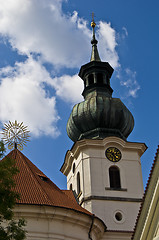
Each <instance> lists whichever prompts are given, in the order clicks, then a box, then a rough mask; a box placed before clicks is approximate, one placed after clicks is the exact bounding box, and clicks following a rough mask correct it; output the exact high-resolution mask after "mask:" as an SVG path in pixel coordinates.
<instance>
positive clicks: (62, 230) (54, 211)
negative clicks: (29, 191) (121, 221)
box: [14, 204, 104, 240]
mask: <svg viewBox="0 0 159 240" xmlns="http://www.w3.org/2000/svg"><path fill="white" fill-rule="evenodd" d="M14 212H15V217H17V218H20V217H24V218H25V219H26V221H27V226H26V230H27V240H47V239H48V240H49V239H51V240H55V239H56V240H57V239H58V240H59V239H61V240H64V239H65V240H67V239H68V240H71V239H72V240H77V239H78V240H83V239H88V232H89V229H90V226H91V222H92V219H91V217H90V216H88V215H86V214H82V213H79V212H75V211H73V210H70V209H65V208H58V207H47V206H41V207H40V206H37V205H36V206H31V205H21V204H19V205H17V206H16V208H15V210H14ZM103 233H104V225H103V223H102V222H101V221H100V220H98V219H95V221H94V225H93V228H92V231H91V236H93V239H95V240H97V239H100V238H101V237H102V235H103Z"/></svg>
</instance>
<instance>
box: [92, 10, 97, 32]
mask: <svg viewBox="0 0 159 240" xmlns="http://www.w3.org/2000/svg"><path fill="white" fill-rule="evenodd" d="M94 17H95V16H94V12H92V22H91V27H92V28H93V29H94V28H95V26H96V23H95V22H94Z"/></svg>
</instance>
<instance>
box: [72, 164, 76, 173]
mask: <svg viewBox="0 0 159 240" xmlns="http://www.w3.org/2000/svg"><path fill="white" fill-rule="evenodd" d="M75 168H76V165H75V163H74V164H73V167H72V172H73V173H75Z"/></svg>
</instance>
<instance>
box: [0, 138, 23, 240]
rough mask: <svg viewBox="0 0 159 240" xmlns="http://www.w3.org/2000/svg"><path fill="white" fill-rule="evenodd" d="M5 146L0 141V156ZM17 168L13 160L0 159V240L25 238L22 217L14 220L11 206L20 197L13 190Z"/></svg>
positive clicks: (20, 239) (0, 156)
mask: <svg viewBox="0 0 159 240" xmlns="http://www.w3.org/2000/svg"><path fill="white" fill-rule="evenodd" d="M4 152H5V147H4V144H3V142H2V141H0V158H2V157H3V156H4ZM17 172H18V169H17V168H16V166H15V162H14V160H12V159H10V158H7V157H6V159H5V160H4V161H0V240H23V239H25V238H26V231H25V229H24V226H25V225H26V223H25V220H24V219H19V220H15V219H14V213H13V208H14V206H15V203H16V200H17V199H19V198H20V196H19V194H18V193H16V192H15V191H14V187H15V182H14V178H13V177H14V176H15V174H17Z"/></svg>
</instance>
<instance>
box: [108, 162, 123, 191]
mask: <svg viewBox="0 0 159 240" xmlns="http://www.w3.org/2000/svg"><path fill="white" fill-rule="evenodd" d="M109 180H110V188H115V189H120V188H121V184H120V171H119V168H118V167H116V166H112V167H110V168H109Z"/></svg>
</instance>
